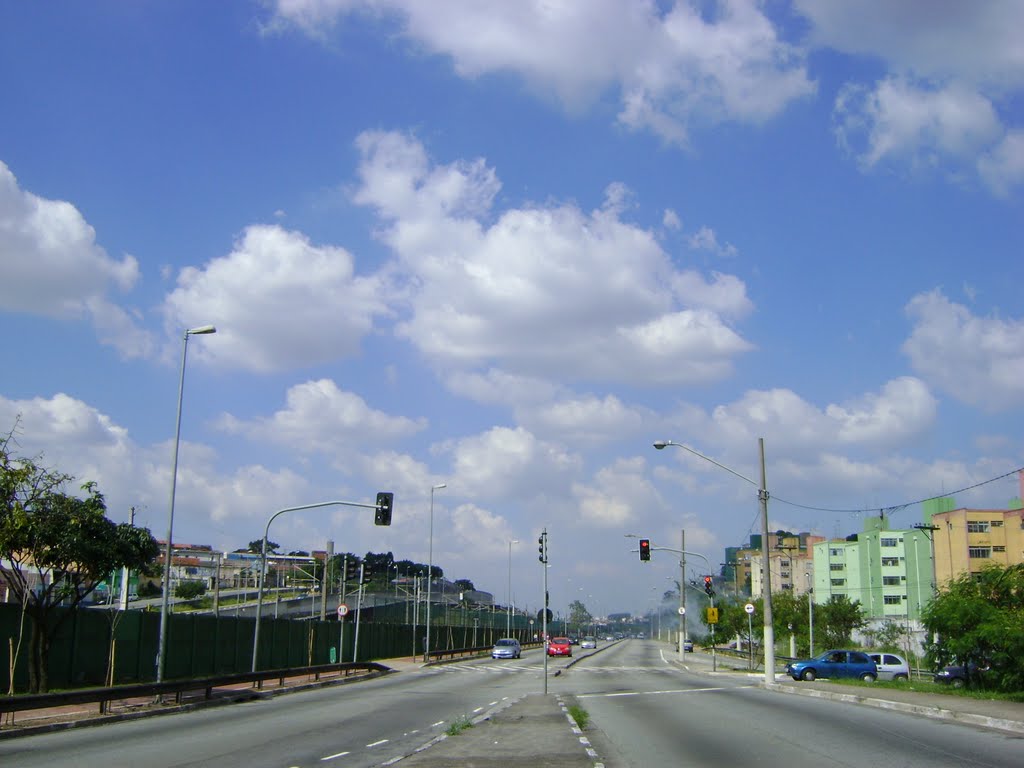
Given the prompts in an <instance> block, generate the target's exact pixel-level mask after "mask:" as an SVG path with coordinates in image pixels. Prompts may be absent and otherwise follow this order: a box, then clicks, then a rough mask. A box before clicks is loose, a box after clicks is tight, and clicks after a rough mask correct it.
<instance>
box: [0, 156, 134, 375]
mask: <svg viewBox="0 0 1024 768" xmlns="http://www.w3.org/2000/svg"><path fill="white" fill-rule="evenodd" d="M138 277H139V265H138V262H137V261H136V260H135V259H134V258H133V257H132V256H125V257H124V258H123V259H121V260H120V261H116V260H114V259H112V258H110V257H109V256H108V255H107V253H106V251H104V250H103V248H101V247H100V246H99V245H97V244H96V232H95V230H94V229H93V228H92V227H91V226H90V225H89V223H88V222H87V221H86V220H85V218H84V217H83V216H82V214H81V213H80V212H79V211H78V209H77V208H75V206H74V205H72V204H71V203H68V202H65V201H63V200H47V199H45V198H42V197H39V196H38V195H34V194H32V193H31V192H28V191H26V190H22V189H21V188H20V187H19V185H18V180H17V179H16V178H15V176H14V174H13V173H12V172H11V170H10V169H9V168H8V167H7V166H6V165H5V164H4V163H3V162H0V309H2V310H6V311H10V312H26V313H32V314H41V315H47V316H50V317H76V316H79V315H84V316H87V317H89V318H90V319H91V320H92V322H93V324H94V326H95V327H96V330H97V333H98V335H99V337H100V341H102V342H103V343H105V344H109V345H111V346H114V347H117V348H118V349H119V350H120V351H121V352H122V354H124V355H125V356H126V357H137V356H142V355H145V354H148V353H149V352H150V351H151V349H152V341H151V339H150V337H149V336H148V334H146V333H145V332H143V331H141V330H140V329H139V328H138V327H137V326H136V324H135V320H134V318H132V317H130V316H129V315H128V314H127V313H126V312H125V311H124V310H122V309H120V308H118V307H116V306H114V305H113V304H112V303H111V302H110V301H109V299H108V298H107V294H108V293H109V292H110V291H111V290H119V291H127V290H129V289H131V288H132V287H133V286H134V285H135V283H136V281H137V280H138Z"/></svg>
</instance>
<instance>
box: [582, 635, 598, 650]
mask: <svg viewBox="0 0 1024 768" xmlns="http://www.w3.org/2000/svg"><path fill="white" fill-rule="evenodd" d="M580 648H597V638H596V637H591V636H590V635H587V636H586V637H584V638H583V640H582V642H580Z"/></svg>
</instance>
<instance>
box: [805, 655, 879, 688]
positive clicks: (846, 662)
mask: <svg viewBox="0 0 1024 768" xmlns="http://www.w3.org/2000/svg"><path fill="white" fill-rule="evenodd" d="M786 673H787V674H788V675H790V676H791V677H792V678H793V679H794V680H808V681H810V680H815V679H817V678H819V677H823V678H828V679H832V680H834V679H836V678H839V677H848V678H856V679H860V680H863V681H865V682H869V683H873V682H874V681H875V680H877V679H878V667H877V666H875V662H873V661H872V660H871V657H870V656H868V655H867V654H866V653H863V652H862V651H826V652H825V653H823V654H821V656H818V657H816V658H813V659H803V660H801V661H791V662H789V664H787V665H786Z"/></svg>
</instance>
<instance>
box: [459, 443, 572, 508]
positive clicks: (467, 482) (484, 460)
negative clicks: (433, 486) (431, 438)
mask: <svg viewBox="0 0 1024 768" xmlns="http://www.w3.org/2000/svg"><path fill="white" fill-rule="evenodd" d="M447 452H448V453H450V454H451V456H452V462H451V466H452V477H457V478H458V485H459V491H460V493H461V495H462V496H463V497H465V498H472V499H522V498H534V497H536V496H538V495H540V494H543V493H553V494H561V493H563V492H564V489H565V488H566V487H567V484H568V479H567V478H569V477H571V476H572V475H573V474H575V473H576V472H578V471H579V468H580V459H579V457H578V456H575V455H572V454H569V453H566V452H565V450H564V449H562V448H561V447H559V446H557V445H555V444H553V443H545V442H543V441H541V440H538V439H537V438H536V437H535V436H534V435H533V434H531V433H530V432H528V431H527V430H525V429H523V428H521V427H519V428H516V429H509V428H507V427H494V428H493V429H490V430H488V431H487V432H484V433H483V434H480V435H475V436H473V437H467V438H463V439H462V440H458V441H456V442H455V443H454V444H452V445H450V446H448V447H447Z"/></svg>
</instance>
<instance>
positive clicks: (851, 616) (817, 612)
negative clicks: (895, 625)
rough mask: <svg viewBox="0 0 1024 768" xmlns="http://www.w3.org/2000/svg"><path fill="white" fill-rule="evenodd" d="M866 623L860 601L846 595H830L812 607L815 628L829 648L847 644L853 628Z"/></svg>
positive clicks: (855, 628)
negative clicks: (826, 599)
mask: <svg viewBox="0 0 1024 768" xmlns="http://www.w3.org/2000/svg"><path fill="white" fill-rule="evenodd" d="M772 608H773V610H774V606H772ZM866 623H867V622H866V621H865V620H864V614H863V613H862V612H861V607H860V601H858V600H853V601H851V600H850V598H849V597H847V596H846V595H832V596H831V597H829V599H828V602H827V603H823V604H822V605H820V606H818V605H816V606H815V608H814V627H815V630H816V631H818V632H821V634H822V637H823V643H824V645H826V646H828V647H829V648H842V647H843V646H846V645H849V644H850V642H851V638H852V637H853V632H854V630H857V629H860V628H861V627H863V626H864V625H865V624H866Z"/></svg>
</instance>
